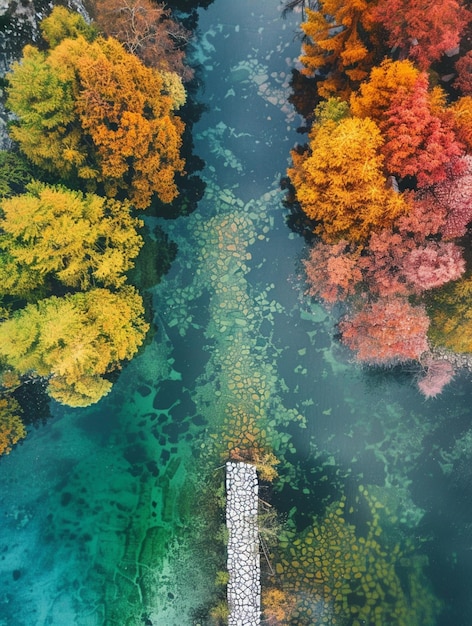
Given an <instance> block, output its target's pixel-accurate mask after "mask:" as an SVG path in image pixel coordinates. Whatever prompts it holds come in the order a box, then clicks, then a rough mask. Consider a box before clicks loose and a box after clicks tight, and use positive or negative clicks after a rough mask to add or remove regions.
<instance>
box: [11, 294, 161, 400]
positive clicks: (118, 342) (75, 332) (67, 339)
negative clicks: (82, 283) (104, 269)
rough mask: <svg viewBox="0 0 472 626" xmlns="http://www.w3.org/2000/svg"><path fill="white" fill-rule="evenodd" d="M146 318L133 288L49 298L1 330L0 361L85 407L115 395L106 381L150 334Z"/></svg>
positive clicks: (55, 394)
mask: <svg viewBox="0 0 472 626" xmlns="http://www.w3.org/2000/svg"><path fill="white" fill-rule="evenodd" d="M143 314H144V310H143V304H142V298H141V296H140V295H139V294H138V293H137V292H136V290H135V289H134V288H133V287H131V286H125V287H122V288H121V289H120V290H118V291H116V292H111V291H109V290H107V289H102V288H94V289H90V290H89V291H87V292H78V293H74V294H67V295H66V296H64V297H63V298H59V297H56V296H51V297H49V298H44V299H42V300H40V301H39V302H38V303H36V304H28V305H27V306H26V307H25V308H24V309H21V310H19V311H17V312H15V313H14V314H13V315H12V317H11V318H10V319H7V320H5V321H4V322H3V323H2V324H0V355H1V356H2V357H3V358H4V359H5V361H6V362H7V363H8V365H9V366H10V367H12V368H14V369H15V370H16V371H17V372H19V373H20V374H21V375H26V374H28V375H32V376H42V377H45V378H47V379H48V381H49V384H48V392H49V394H50V395H51V396H52V397H53V398H56V399H57V400H58V401H60V402H63V403H66V404H69V405H70V406H86V405H88V404H92V403H93V402H96V401H97V400H98V399H99V398H100V397H102V396H103V395H104V394H105V393H108V391H109V390H110V389H111V382H110V381H109V380H107V379H106V378H104V376H106V374H108V373H110V372H111V371H113V370H114V369H116V368H117V367H119V366H120V363H121V362H122V361H124V360H127V359H130V358H131V357H132V356H133V355H134V354H135V353H136V352H137V350H138V347H139V346H140V345H141V343H142V342H143V339H144V336H145V334H146V332H147V330H148V328H149V326H148V325H147V324H146V323H145V322H144V319H143Z"/></svg>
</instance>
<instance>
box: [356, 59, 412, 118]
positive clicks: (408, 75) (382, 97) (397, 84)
mask: <svg viewBox="0 0 472 626" xmlns="http://www.w3.org/2000/svg"><path fill="white" fill-rule="evenodd" d="M419 74H420V72H419V70H418V69H417V68H416V67H415V66H414V65H413V63H412V62H411V61H408V60H402V61H392V60H391V59H386V60H385V61H383V62H382V63H381V64H380V65H378V66H376V67H374V68H373V69H372V71H371V73H370V75H369V78H368V80H365V81H363V82H362V83H361V85H360V87H359V89H358V90H357V92H355V93H353V94H352V95H351V98H350V105H351V112H352V114H353V115H355V116H357V117H362V118H364V117H369V118H371V119H372V120H374V121H375V122H376V123H377V124H379V123H381V122H382V121H384V120H385V115H386V112H387V111H388V109H389V108H390V106H391V104H392V100H393V98H394V97H395V95H396V94H397V93H398V91H399V90H401V92H402V94H403V95H404V96H405V95H407V94H410V93H413V92H414V90H415V85H416V81H417V79H418V76H419Z"/></svg>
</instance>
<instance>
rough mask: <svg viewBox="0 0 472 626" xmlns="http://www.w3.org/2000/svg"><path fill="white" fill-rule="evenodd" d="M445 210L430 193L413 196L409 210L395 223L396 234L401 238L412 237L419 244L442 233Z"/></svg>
mask: <svg viewBox="0 0 472 626" xmlns="http://www.w3.org/2000/svg"><path fill="white" fill-rule="evenodd" d="M446 216H447V210H446V207H444V206H443V205H442V204H440V203H439V202H438V201H437V200H436V198H435V197H434V195H433V194H432V193H430V192H425V191H423V190H422V191H421V192H420V193H416V194H415V198H414V200H413V201H412V202H411V210H410V211H409V212H408V213H407V214H405V215H402V216H401V217H399V218H398V220H397V221H396V227H397V228H398V232H399V233H400V234H401V235H402V236H403V237H407V236H409V237H413V238H414V239H415V241H417V242H418V243H421V242H422V241H423V240H424V239H425V238H426V237H429V236H430V235H437V234H438V233H440V232H442V229H443V228H444V225H445V223H446Z"/></svg>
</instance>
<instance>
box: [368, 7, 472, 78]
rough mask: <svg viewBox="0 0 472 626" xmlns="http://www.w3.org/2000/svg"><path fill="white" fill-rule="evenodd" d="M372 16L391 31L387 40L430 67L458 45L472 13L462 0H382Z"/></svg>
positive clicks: (423, 66) (421, 64)
mask: <svg viewBox="0 0 472 626" xmlns="http://www.w3.org/2000/svg"><path fill="white" fill-rule="evenodd" d="M372 15H373V18H374V19H376V20H378V21H379V22H380V23H381V24H382V25H383V26H384V27H385V28H386V30H387V31H388V33H389V38H388V43H389V45H390V46H392V47H396V48H400V50H402V51H404V52H406V53H407V54H409V56H410V57H411V58H412V59H415V60H416V61H417V62H418V64H419V66H420V67H421V68H422V69H425V70H426V69H428V68H429V67H430V65H431V64H432V63H434V61H437V60H439V59H440V58H441V56H442V54H444V53H445V52H447V51H448V50H451V49H454V48H456V47H457V46H458V45H459V41H460V37H461V34H462V33H463V32H464V30H465V27H466V25H467V23H468V21H469V20H470V13H469V11H468V10H467V9H465V8H464V5H463V3H462V2H461V0H443V1H442V2H430V0H379V2H378V4H377V6H375V7H374V8H373V9H372Z"/></svg>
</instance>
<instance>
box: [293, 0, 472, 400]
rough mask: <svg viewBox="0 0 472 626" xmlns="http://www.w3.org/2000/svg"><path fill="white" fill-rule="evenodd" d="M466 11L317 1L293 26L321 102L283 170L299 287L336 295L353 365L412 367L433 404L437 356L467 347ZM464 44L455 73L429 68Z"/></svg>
mask: <svg viewBox="0 0 472 626" xmlns="http://www.w3.org/2000/svg"><path fill="white" fill-rule="evenodd" d="M471 17H472V16H471V13H470V11H469V9H468V8H466V7H465V4H464V3H463V2H461V0H447V2H445V3H439V2H436V3H433V4H431V3H430V2H427V1H426V0H415V1H414V2H407V1H406V0H393V2H391V1H390V0H378V2H367V3H363V2H362V1H361V2H354V1H351V0H349V1H348V2H347V3H346V2H343V3H340V2H337V0H324V1H322V2H320V3H319V7H318V8H317V10H312V11H307V19H306V21H305V23H304V24H303V25H302V30H303V32H304V33H305V34H306V35H307V36H308V41H307V42H305V43H304V44H303V49H302V55H301V57H300V59H301V61H302V63H303V64H304V66H305V69H304V73H305V74H306V75H307V76H310V75H314V83H315V85H316V87H317V94H316V95H317V98H316V99H315V101H314V102H316V103H317V106H316V108H315V110H314V113H313V116H312V119H313V123H312V127H311V130H310V132H309V136H308V140H307V145H306V146H304V147H298V148H297V149H295V150H293V151H292V166H291V167H290V168H289V170H288V174H289V176H290V180H291V182H292V184H293V187H294V196H295V200H296V202H297V203H298V205H299V207H300V208H301V210H302V211H303V212H304V213H305V215H306V216H307V217H308V218H309V220H310V221H311V222H310V223H311V224H312V229H313V232H314V233H315V234H316V235H317V236H318V237H317V238H316V240H315V241H314V243H313V246H312V248H311V250H310V252H309V254H308V255H307V258H306V259H305V260H304V262H303V265H304V269H305V279H306V284H307V294H309V295H310V296H313V297H317V298H320V299H322V300H323V301H324V302H325V303H327V304H328V305H329V306H330V308H332V309H333V310H337V309H334V308H333V305H335V304H336V303H342V308H341V309H339V310H342V311H344V313H343V315H342V319H341V320H340V323H339V330H340V333H341V340H342V342H343V343H344V344H345V345H347V346H348V347H349V348H351V349H352V350H353V352H354V353H355V355H356V358H357V359H358V360H359V362H361V363H364V364H370V365H377V366H378V365H381V366H390V365H395V364H399V363H404V362H406V361H413V362H414V361H416V362H418V367H419V368H420V374H419V375H418V377H417V383H418V387H419V389H420V391H421V393H423V394H424V395H425V397H429V398H431V397H434V396H435V395H437V394H438V393H440V391H441V389H442V388H443V387H444V385H446V384H447V383H448V382H449V381H450V380H451V379H452V377H453V375H454V368H453V366H452V365H451V362H450V361H448V360H447V358H444V357H443V355H442V356H441V357H440V358H439V357H438V355H437V354H436V352H435V351H436V350H438V349H444V348H446V349H448V350H451V351H457V352H471V351H472V343H471V341H470V340H469V337H470V333H469V331H468V330H467V329H468V320H469V317H470V314H469V310H472V306H471V301H470V298H471V297H472V289H471V288H470V284H471V281H470V270H469V268H468V258H469V256H470V255H468V253H467V252H466V250H467V247H468V244H469V240H468V239H469V237H470V231H469V227H470V225H471V224H472V208H471V207H472V175H471V171H472V170H471V159H472V154H471V153H472V98H471V94H472V88H471V81H470V75H469V74H470V71H469V70H470V66H471V53H470V52H468V50H469V48H470V45H469V43H468V40H467V38H466V37H465V36H464V40H463V41H461V37H462V36H463V34H464V33H465V32H466V30H467V28H469V29H470V22H471ZM382 33H384V35H382ZM385 33H387V38H388V45H389V46H390V51H389V50H387V49H385V48H383V47H382V44H381V39H382V37H384V36H385ZM459 44H461V47H459ZM461 51H463V54H462V56H460V58H459V60H455V70H456V74H455V75H454V73H452V75H446V74H447V72H446V74H445V75H444V77H443V76H442V75H441V74H440V71H441V70H437V71H436V68H439V65H435V64H436V63H437V62H439V61H443V60H444V59H445V58H446V55H452V54H456V55H457V54H459V55H460V52H461ZM389 52H390V53H391V54H390V55H389ZM448 67H449V68H451V69H452V70H453V71H454V62H453V61H450V62H449V65H448ZM320 98H321V103H320V102H319V101H320ZM310 119H311V118H310ZM464 277H465V278H464Z"/></svg>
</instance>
